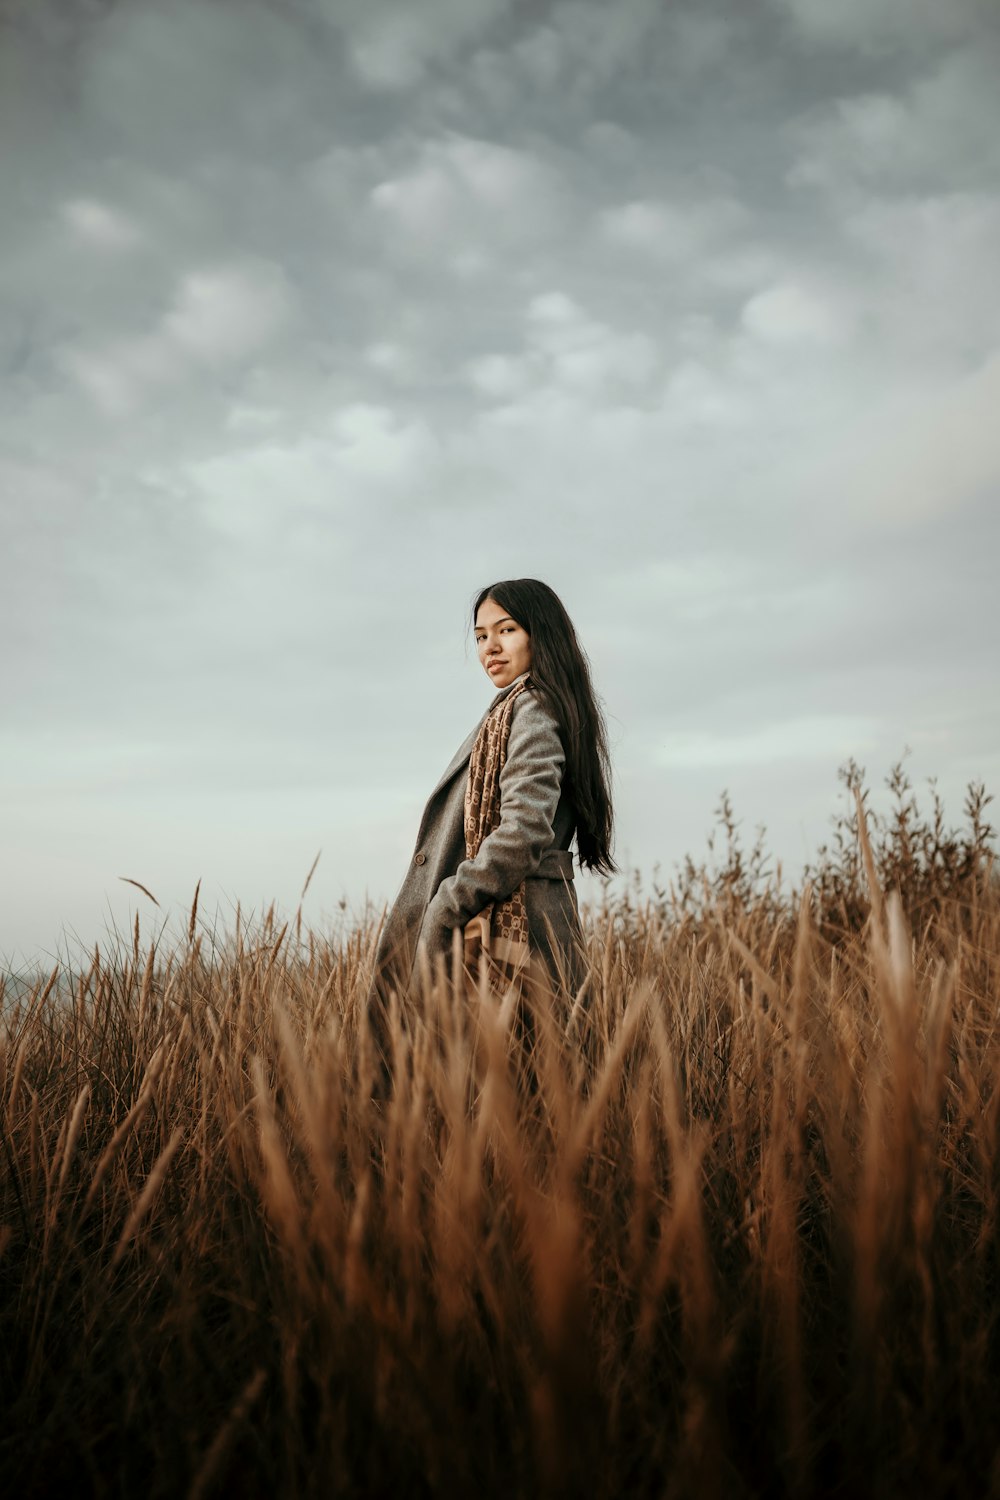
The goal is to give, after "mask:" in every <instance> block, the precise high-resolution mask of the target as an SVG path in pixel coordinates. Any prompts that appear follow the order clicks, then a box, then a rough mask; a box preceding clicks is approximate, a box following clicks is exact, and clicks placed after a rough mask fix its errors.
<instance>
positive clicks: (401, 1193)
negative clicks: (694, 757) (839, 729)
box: [0, 767, 1000, 1500]
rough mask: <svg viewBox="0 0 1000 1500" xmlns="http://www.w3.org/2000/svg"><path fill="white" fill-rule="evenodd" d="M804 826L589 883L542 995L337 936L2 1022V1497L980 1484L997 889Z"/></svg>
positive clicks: (937, 826)
mask: <svg viewBox="0 0 1000 1500" xmlns="http://www.w3.org/2000/svg"><path fill="white" fill-rule="evenodd" d="M893 777H895V778H896V780H895V785H894V788H893V790H894V805H893V811H892V812H891V813H890V814H888V815H885V816H884V817H882V818H880V819H876V818H874V817H871V818H869V820H868V828H869V831H870V835H871V839H870V843H868V842H867V841H866V839H865V837H864V832H865V829H864V827H862V828H860V829H859V826H858V823H859V819H858V814H857V809H863V808H864V807H865V805H866V804H865V793H864V789H863V786H862V781H861V775H860V772H859V771H858V769H857V768H856V767H848V768H846V770H845V773H844V779H845V782H846V783H847V788H848V790H849V791H850V792H851V793H852V795H853V796H854V797H855V799H856V800H855V801H854V803H853V806H854V808H855V811H854V812H853V813H850V814H849V815H844V816H842V817H841V818H840V819H838V820H837V822H836V825H835V833H834V838H833V840H832V841H831V844H830V846H829V847H827V848H826V849H824V850H822V851H821V852H820V855H819V857H818V859H817V862H816V865H815V867H814V868H813V869H812V870H811V871H810V872H809V873H810V882H809V884H808V885H807V887H806V888H805V889H804V891H798V892H795V891H793V892H789V893H783V892H782V891H781V890H780V888H779V886H778V885H777V883H776V882H775V881H774V880H773V879H771V878H770V876H769V875H768V873H767V869H766V862H765V859H764V855H763V850H762V848H761V846H760V845H759V844H758V845H757V846H755V848H754V849H753V850H751V851H750V852H749V854H745V853H744V852H743V850H742V849H741V847H740V845H739V840H738V837H737V834H736V830H735V826H734V824H733V820H732V815H731V812H730V810H729V807H728V803H726V802H725V801H724V803H723V808H722V823H723V829H724V832H725V834H726V846H725V851H724V857H723V858H722V860H721V863H719V864H718V865H717V866H716V867H714V868H710V867H708V866H696V865H695V864H694V863H693V862H691V861H688V862H687V864H686V865H685V868H684V869H683V870H682V871H681V872H680V874H679V876H678V878H677V880H676V881H675V882H674V884H673V886H672V887H671V888H669V889H661V888H660V887H659V886H656V885H655V884H654V887H653V890H652V892H651V893H646V894H644V893H643V891H642V890H641V889H640V888H639V887H638V886H631V887H629V888H628V889H626V890H625V891H624V892H620V893H618V894H617V895H612V894H611V893H610V888H609V892H608V893H607V894H606V897H605V900H604V902H603V904H602V905H601V906H600V908H599V909H597V910H595V911H592V912H591V913H590V914H589V915H588V919H587V924H586V925H587V945H588V957H589V978H588V981H587V986H586V988H585V991H584V992H583V993H582V994H581V995H579V996H576V997H569V998H568V999H567V1000H566V1002H565V1003H563V1004H558V1005H555V1006H554V1007H553V1008H552V1009H551V1011H548V1012H543V1013H542V1014H541V1015H540V1017H539V1025H538V1037H537V1042H536V1051H535V1053H534V1055H533V1059H532V1066H531V1086H530V1087H528V1086H526V1084H525V1069H524V1066H523V1058H522V1057H521V1056H520V1053H519V1047H518V1044H517V1042H516V1041H515V1040H514V1034H515V1031H516V1025H515V1021H516V1017H515V1016H513V1015H512V1014H511V1013H510V1009H509V1007H507V1008H504V1007H497V1006H496V1005H495V1004H494V1003H493V1002H491V1001H489V1000H487V999H482V1000H480V999H478V998H475V997H474V998H472V999H468V998H466V997H465V996H464V995H462V994H460V993H456V992H455V991H454V990H453V989H452V987H451V985H450V984H449V983H447V982H445V981H444V980H442V978H441V977H440V976H439V977H438V979H437V981H436V982H432V983H430V984H429V985H427V986H425V987H424V988H423V989H422V990H421V991H420V993H415V994H414V995H411V996H410V997H408V998H407V999H406V1000H404V1003H403V1006H402V1009H401V1012H400V1013H399V1014H398V1015H397V1016H396V1018H395V1022H394V1036H395V1039H396V1044H397V1049H398V1051H397V1058H396V1069H395V1074H396V1088H395V1092H394V1093H393V1095H392V1097H391V1098H390V1099H389V1100H388V1101H386V1102H385V1103H384V1104H383V1105H382V1106H381V1107H380V1106H377V1105H374V1104H373V1103H372V1100H371V1088H370V1077H371V1070H372V1060H371V1058H370V1057H369V1055H368V1052H367V1049H366V1046H365V1034H366V1033H365V1028H364V1026H363V1025H362V1024H361V1022H362V1020H363V1016H362V1009H361V1007H362V1003H363V997H364V994H365V991H366V987H367V981H368V974H369V969H370V955H371V947H372V938H373V930H372V929H370V928H368V929H365V930H361V931H358V932H355V933H352V934H350V935H348V936H346V937H345V938H344V939H343V940H342V941H338V942H332V941H324V940H323V939H321V938H320V937H318V936H316V935H313V934H309V933H303V932H302V931H301V929H300V928H297V927H296V926H295V925H294V924H293V925H292V927H291V929H289V927H287V926H286V927H284V928H280V929H279V928H278V926H277V923H276V921H275V919H274V917H273V914H272V915H269V916H268V917H266V918H265V919H264V920H263V921H262V922H260V923H258V924H256V925H255V926H254V927H253V928H252V929H248V928H247V927H246V926H245V925H244V924H243V923H242V922H240V921H239V920H238V921H237V923H236V930H235V931H234V932H233V933H232V934H231V935H229V936H227V937H224V938H221V939H220V938H219V937H217V936H216V937H214V938H212V940H211V941H210V940H209V939H208V937H207V936H206V935H205V934H204V933H199V931H198V923H197V920H196V913H194V912H193V913H192V920H191V927H190V932H189V934H188V936H187V937H186V939H182V940H180V941H179V942H177V943H176V944H175V945H174V946H173V947H172V948H171V951H164V948H163V947H162V946H160V947H157V946H156V945H155V944H154V945H152V946H150V947H146V945H145V943H144V941H143V939H142V937H141V935H140V933H139V930H138V927H137V928H136V931H135V933H134V934H133V935H132V936H131V938H130V939H128V940H123V941H121V942H119V943H118V945H117V946H116V947H115V948H114V949H113V951H105V952H104V953H101V952H99V951H95V953H94V954H93V959H92V962H91V963H90V967H89V972H83V973H80V974H78V975H74V976H73V983H72V993H71V994H67V986H66V974H65V973H61V972H59V971H57V972H55V973H54V974H53V975H52V976H51V977H50V978H49V979H48V981H47V982H45V983H40V984H38V985H36V986H34V987H33V988H32V989H31V991H30V993H29V994H27V995H21V996H19V997H18V998H17V1000H16V1001H15V1002H13V1003H10V1002H8V1003H7V1004H6V1005H5V1006H4V1009H3V1013H2V1037H3V1050H2V1056H0V1123H2V1128H3V1147H2V1154H0V1183H2V1187H0V1213H2V1220H0V1224H2V1228H0V1251H2V1253H0V1381H2V1386H0V1390H2V1398H3V1407H4V1422H3V1428H2V1433H0V1472H2V1473H3V1474H4V1476H5V1479H6V1481H7V1485H8V1486H9V1488H7V1493H9V1494H12V1495H14V1494H16V1495H18V1496H32V1495H41V1494H72V1495H78V1494H95V1495H116V1496H117V1495H125V1496H132V1495H136V1494H140V1493H141V1494H143V1495H146V1496H149V1497H150V1500H152V1497H158V1496H168V1495H170V1496H172V1495H194V1496H205V1495H211V1494H222V1493H227V1494H228V1493H240V1494H243V1495H247V1496H256V1495H280V1496H282V1497H284V1496H300V1495H302V1496H305V1495H317V1496H318V1495H324V1496H325V1495H332V1494H336V1495H359V1496H360V1495H379V1494H396V1495H445V1494H447V1495H452V1494H458V1495H464V1494H477V1495H492V1494H501V1493H502V1494H505V1495H525V1496H534V1495H597V1496H603V1495H619V1494H629V1495H633V1494H635V1495H651V1496H652V1495H675V1496H682V1497H686V1496H695V1495H697V1496H699V1497H712V1496H720V1497H740V1496H751V1495H754V1496H757V1495H759V1496H768V1497H772V1496H781V1495H789V1496H808V1495H831V1494H840V1493H843V1494H845V1495H846V1494H851V1495H880V1496H881V1495H896V1494H903V1493H909V1492H911V1491H912V1492H915V1493H918V1494H920V1495H921V1496H944V1495H986V1494H991V1493H992V1494H1000V1456H998V1455H1000V1429H998V1426H997V1422H996V1411H997V1398H998V1394H1000V1325H998V1309H1000V1299H998V1270H1000V1266H998V1248H1000V1226H998V1217H997V1213H998V1199H1000V1156H998V1115H1000V1088H998V1084H1000V1066H998V1064H1000V1018H998V1005H1000V891H998V885H997V882H996V879H995V877H994V874H993V868H992V855H991V846H992V830H991V829H990V828H989V826H988V824H987V823H986V821H985V816H984V810H985V806H986V803H987V801H988V799H987V798H986V797H985V795H984V794H983V791H982V789H981V788H976V787H973V788H970V793H969V799H968V802H967V807H966V814H967V817H966V828H965V830H964V831H963V832H961V833H954V832H951V831H949V830H947V829H946V828H945V826H944V821H943V814H942V811H941V809H940V807H939V806H935V808H934V811H933V813H932V815H931V817H930V818H923V817H922V816H921V814H920V813H919V812H918V810H917V807H916V803H915V801H914V799H913V796H912V793H911V790H910V788H909V786H908V784H907V783H906V779H905V777H904V776H903V775H902V772H901V770H900V768H898V767H897V768H895V770H894V772H893V773H892V777H890V782H892V779H893Z"/></svg>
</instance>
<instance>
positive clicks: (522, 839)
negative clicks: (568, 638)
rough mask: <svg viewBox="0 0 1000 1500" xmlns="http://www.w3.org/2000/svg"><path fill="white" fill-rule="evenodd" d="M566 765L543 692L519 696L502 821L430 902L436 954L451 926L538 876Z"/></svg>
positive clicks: (426, 922) (427, 923)
mask: <svg viewBox="0 0 1000 1500" xmlns="http://www.w3.org/2000/svg"><path fill="white" fill-rule="evenodd" d="M565 763H566V756H565V754H564V752H563V747H562V741H561V740H560V738H559V730H558V727H557V724H556V720H555V717H554V715H553V714H552V712H551V710H550V709H549V708H548V707H547V706H546V705H545V704H544V703H543V702H542V700H541V699H540V698H539V697H538V695H537V693H535V692H533V691H529V692H526V693H521V694H520V696H519V698H518V701H517V703H516V704H515V706H514V712H513V715H512V716H511V722H510V738H509V739H508V741H507V759H506V761H505V763H504V767H503V770H502V771H501V772H500V822H499V824H498V826H497V827H496V828H494V830H493V832H492V833H491V834H489V835H487V837H486V838H485V839H483V842H482V844H481V845H480V848H479V853H478V854H477V855H476V856H475V858H474V859H465V860H463V861H462V863H461V864H460V865H459V867H458V869H457V870H456V871H455V873H454V875H449V876H447V877H446V878H445V879H444V880H442V882H441V884H440V885H439V886H438V888H437V891H436V892H435V894H434V896H433V897H432V898H431V900H430V902H429V903H428V906H427V910H426V912H425V913H424V919H423V923H422V926H421V929H420V940H421V941H423V942H425V943H426V944H427V947H428V948H429V949H430V951H431V952H436V951H438V950H440V949H445V948H447V947H448V946H449V944H450V941H451V931H452V928H454V927H461V926H464V925H465V923H466V922H468V921H470V920H471V919H472V918H473V917H474V916H475V915H476V913H477V912H480V911H482V909H483V907H484V906H488V905H489V904H490V903H491V902H492V901H505V900H506V899H507V897H508V896H510V895H511V894H512V892H514V891H516V890H517V888H518V886H519V885H520V884H521V881H522V880H524V879H525V878H526V877H527V876H529V875H531V874H532V873H533V872H534V871H535V870H537V868H538V865H539V862H540V860H541V857H542V855H543V854H544V853H545V852H546V850H547V849H549V848H550V847H551V845H552V842H553V823H554V820H555V815H556V808H557V807H558V805H559V794H560V792H561V791H562V780H563V768H564V766H565Z"/></svg>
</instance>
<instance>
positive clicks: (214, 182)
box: [0, 0, 1000, 963]
mask: <svg viewBox="0 0 1000 1500" xmlns="http://www.w3.org/2000/svg"><path fill="white" fill-rule="evenodd" d="M0 16H2V17H3V20H2V22H0V143H2V149H0V507H2V509H0V543H2V564H3V572H2V577H3V589H2V596H0V624H2V636H0V687H2V695H0V767H2V778H0V956H6V958H7V959H9V960H10V961H12V962H15V963H22V962H23V963H32V962H34V961H36V960H37V959H38V958H39V956H40V955H45V954H47V953H52V952H54V951H55V950H56V949H57V947H58V946H59V945H60V944H64V943H65V942H66V941H69V940H70V935H71V934H76V935H77V936H78V937H79V938H80V939H81V940H82V941H83V942H85V943H92V942H93V941H94V940H95V939H103V934H104V932H105V929H106V927H107V925H108V924H109V923H110V922H111V921H114V922H116V923H118V924H119V925H127V924H128V922H129V921H130V918H131V914H132V913H133V912H134V911H135V910H136V909H138V910H139V911H140V913H141V916H142V920H143V922H144V923H146V921H147V918H149V919H155V918H156V917H157V915H158V914H157V913H156V911H155V910H154V908H152V907H151V906H150V905H149V903H148V902H147V901H146V900H145V898H144V897H142V896H141V895H140V894H139V893H138V892H137V891H136V890H135V889H134V888H133V887H130V886H127V885H124V884H122V883H121V882H120V880H119V877H120V876H130V877H133V878H135V879H137V880H141V881H142V882H143V883H144V884H145V885H147V886H148V887H149V889H150V890H151V891H153V893H154V894H155V895H156V896H157V897H158V898H159V900H160V902H161V907H162V914H170V913H175V914H176V913H179V912H180V911H182V910H183V909H185V908H186V906H187V905H189V903H190V898H191V894H192V892H193V889H194V885H195V882H196V881H197V880H198V879H199V877H200V878H202V880H203V887H202V891H203V895H202V902H203V910H205V912H206V913H207V915H208V916H210V917H211V916H213V915H214V914H215V913H216V912H217V913H218V916H219V920H220V922H222V923H223V925H224V924H225V923H226V922H227V921H228V920H230V918H231V913H232V910H233V908H234V907H235V903H236V901H237V900H240V901H241V902H242V904H243V908H244V910H246V909H253V910H257V911H259V910H260V909H261V907H262V906H264V905H266V903H267V902H268V901H269V900H270V899H271V898H272V897H274V898H276V900H277V902H278V903H279V905H280V906H281V907H283V908H284V909H285V910H294V908H295V905H296V903H297V899H298V893H299V890H300V888H301V885H302V882H303V880H304V878H305V875H306V872H307V870H308V868H309V866H310V864H311V863H312V860H313V858H314V856H315V854H316V852H317V850H318V849H320V848H322V851H323V854H322V858H321V860H320V864H319V867H318V869H317V871H316V875H315V877H314V880H313V884H312V886H311V888H310V892H309V896H308V899H307V903H306V916H307V918H308V919H309V920H310V921H311V922H314V923H316V924H317V925H321V926H322V925H324V924H326V923H328V922H329V920H330V919H331V916H332V914H334V913H335V911H336V908H337V903H338V902H339V901H340V900H341V898H346V899H347V901H348V903H349V904H350V906H351V907H352V908H356V907H359V906H360V905H361V903H362V902H363V900H364V898H365V895H366V893H367V894H368V895H369V896H370V897H372V898H373V899H375V900H378V901H382V900H384V899H386V898H388V897H391V895H392V894H393V892H394V891H395V889H396V887H397V885H398V883H399V881H400V879H401V878H402V874H403V871H404V868H405V865H406V862H407V859H408V857H409V854H410V852H411V850H412V846H413V839H414V836H415V832H416V826H417V823H418V820H419V816H420V811H421V808H422V806H423V802H424V800H425V798H426V795H427V793H428V792H429V790H430V788H431V786H432V785H433V783H434V781H435V780H436V779H437V776H438V774H439V773H440V771H441V770H442V769H443V767H444V765H445V764H446V763H447V761H448V760H449V759H450V757H451V755H452V753H453V751H454V749H455V748H456V746H457V744H458V743H459V742H460V741H461V740H462V738H463V737H464V736H465V734H466V732H467V731H468V729H469V728H471V726H472V724H473V723H474V722H475V721H476V718H477V717H478V715H479V714H480V712H481V711H482V709H483V708H484V707H485V705H486V703H487V702H488V701H489V698H490V696H491V688H490V684H489V682H488V680H487V679H486V678H485V677H484V676H483V675H482V672H481V669H480V668H479V665H478V662H477V660H476V657H475V654H474V651H472V650H470V649H469V647H468V641H467V630H466V627H467V610H468V605H469V602H470V599H471V597H472V595H473V594H474V592H475V591H476V590H477V589H478V588H479V587H480V586H481V585H482V584H484V583H488V582H490V581H491V580H494V579H497V578H503V577H507V576H523V575H530V576H535V577H540V578H543V579H545V580H547V581H548V582H549V583H551V584H552V585H553V587H555V588H556V589H557V591H558V592H559V593H560V594H561V596H562V598H563V599H564V601H565V603H566V605H567V607H568V609H569V611H570V613H571V615H572V616H573V618H574V620H575V622H576V624H577V627H578V630H579V632H580V635H581V637H582V640H583V642H584V644H585V646H586V648H587V650H588V652H589V654H590V657H591V660H592V664H593V668H594V674H595V679H596V682H597V685H598V689H599V691H600V693H601V695H602V697H603V699H604V701H605V704H606V707H607V712H608V717H609V727H610V732H611V741H612V749H613V754H614V760H615V775H616V780H615V788H616V809H617V818H618V846H617V847H618V853H619V856H620V858H621V860H622V861H623V862H625V861H627V862H628V863H629V865H630V866H632V867H638V868H639V869H641V870H642V871H644V872H647V873H648V874H651V873H652V869H653V866H654V864H656V863H659V864H660V866H661V868H662V871H663V872H664V874H669V873H670V872H671V870H672V869H673V867H674V865H675V863H676V862H679V861H680V860H682V859H683V856H684V855H685V854H686V853H688V852H691V853H693V854H695V855H696V856H698V855H700V854H701V853H702V852H703V851H704V847H705V836H706V834H707V832H708V830H709V828H710V826H711V824H712V815H713V809H714V808H715V806H716V805H717V802H718V795H719V792H720V791H721V789H722V788H723V787H728V788H729V790H730V792H731V794H732V796H733V799H734V802H735V805H736V811H737V814H738V815H739V816H740V817H742V818H743V819H744V821H745V826H746V830H747V834H748V838H752V835H753V829H754V827H755V825H757V824H758V823H764V824H766V825H767V828H768V831H769V833H768V841H769V844H770V847H771V848H772V849H773V850H774V851H775V853H776V854H777V855H778V856H780V857H781V858H782V860H783V861H784V863H785V867H786V868H787V869H788V870H790V871H795V870H796V869H798V868H799V867H800V866H801V863H802V861H803V860H805V859H806V858H808V857H810V856H811V855H812V854H813V852H814V851H815V849H816V847H817V845H818V843H819V842H820V840H821V839H822V838H823V837H824V836H825V835H826V833H827V832H828V820H829V817H830V815H831V814H832V813H833V812H834V811H835V809H836V807H837V806H838V802H839V789H838V783H837V777H836V771H837V767H838V765H840V764H841V763H842V762H843V761H845V760H846V758H847V757H848V756H850V755H853V756H854V757H855V758H856V759H858V760H859V761H860V762H861V763H862V764H863V765H865V766H866V767H867V769H868V772H869V779H870V780H871V781H872V782H873V783H876V784H877V783H878V782H879V781H880V780H881V778H882V777H884V775H885V773H886V772H887V770H888V768H889V766H890V764H891V762H892V761H893V760H894V759H896V758H897V757H898V756H899V755H900V754H901V753H902V751H903V749H904V747H905V746H909V747H911V749H912V755H911V756H910V758H909V761H908V764H909V766H910V769H911V773H912V774H913V776H914V779H915V781H916V783H917V785H918V789H920V788H921V787H923V786H924V785H925V780H926V778H927V777H928V776H932V775H933V776H937V778H938V784H939V787H940V789H941V791H942V792H943V794H944V796H945V802H946V810H947V811H948V813H949V814H950V815H951V816H952V819H953V820H954V821H958V820H959V818H960V814H961V802H962V796H963V791H964V787H965V785H966V783H967V782H968V781H969V779H970V778H978V779H983V780H985V781H986V783H987V786H988V788H990V789H994V790H996V789H1000V693H998V688H1000V672H998V665H997V663H998V648H1000V628H998V618H997V616H998V611H997V603H996V598H997V579H996V574H997V559H998V557H1000V423H998V420H997V414H998V412H1000V279H998V259H1000V107H998V103H997V97H998V96H997V78H998V76H1000V45H998V43H1000V19H998V13H997V10H996V7H995V5H993V4H992V3H988V0H983V3H982V4H980V3H977V0H948V3H947V4H943V3H941V0H838V3H836V4H834V3H832V0H739V3H737V0H728V3H725V4H724V3H721V0H714V3H713V0H698V3H694V0H688V3H678V4H671V5H667V4H665V3H664V0H617V3H616V4H613V5H612V4H608V3H606V0H564V3H557V4H547V3H542V0H380V3H372V0H271V3H266V0H260V3H258V4H255V3H252V0H216V3H208V0H203V3H201V4H198V5H193V4H186V3H183V0H170V3H169V4H168V3H165V0H160V3H142V0H129V3H121V4H114V3H109V0H104V3H98V0H90V3H84V0H14V3H11V0H0ZM585 889H587V887H586V884H585V883H584V884H583V885H581V890H585Z"/></svg>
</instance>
